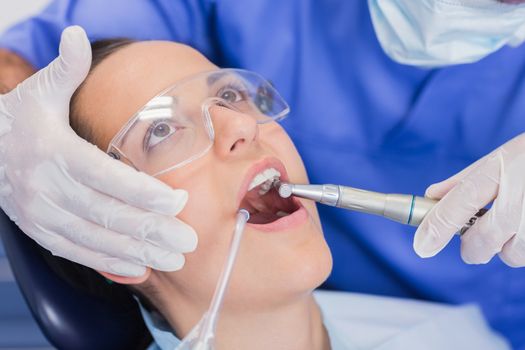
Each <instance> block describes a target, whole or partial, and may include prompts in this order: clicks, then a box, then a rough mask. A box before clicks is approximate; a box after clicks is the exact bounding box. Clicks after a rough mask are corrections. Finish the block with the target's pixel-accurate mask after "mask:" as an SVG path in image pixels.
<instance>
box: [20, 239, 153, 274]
mask: <svg viewBox="0 0 525 350" xmlns="http://www.w3.org/2000/svg"><path fill="white" fill-rule="evenodd" d="M26 233H27V234H28V236H30V237H31V238H33V239H34V240H35V241H36V242H37V243H38V244H40V245H41V246H42V247H44V248H45V249H47V250H49V251H51V252H52V253H53V255H55V256H59V257H61V258H64V259H67V260H70V261H73V262H76V263H78V264H81V265H84V266H87V267H90V268H92V269H94V270H97V271H103V272H109V273H112V274H115V275H119V276H125V277H140V276H143V275H144V274H145V273H146V267H144V266H142V265H137V264H134V263H130V262H128V261H125V260H121V259H117V258H115V257H110V256H108V255H106V254H103V253H99V252H95V251H92V250H89V249H87V248H85V247H81V246H79V245H77V244H75V243H73V242H71V241H69V240H67V239H65V238H64V237H61V236H59V235H56V234H53V233H49V232H48V231H47V230H46V231H45V232H39V234H38V235H35V234H32V233H31V231H28V230H26Z"/></svg>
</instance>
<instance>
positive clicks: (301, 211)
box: [237, 157, 308, 232]
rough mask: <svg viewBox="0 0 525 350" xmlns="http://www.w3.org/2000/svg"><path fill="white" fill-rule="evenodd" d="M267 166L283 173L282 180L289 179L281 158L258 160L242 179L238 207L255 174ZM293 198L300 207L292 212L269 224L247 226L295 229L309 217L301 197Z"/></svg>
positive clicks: (267, 230) (269, 228)
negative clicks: (300, 199)
mask: <svg viewBox="0 0 525 350" xmlns="http://www.w3.org/2000/svg"><path fill="white" fill-rule="evenodd" d="M266 168H275V169H276V170H277V171H279V172H280V173H281V177H280V179H281V181H288V173H287V172H286V168H285V167H284V164H283V163H282V162H281V161H280V160H279V159H277V158H274V157H267V158H264V159H262V160H261V161H258V162H256V163H255V164H254V165H252V166H251V167H250V168H249V170H248V171H247V173H246V175H245V177H244V180H243V181H242V184H241V187H240V189H239V193H238V196H237V206H238V207H239V206H240V205H241V202H242V199H243V198H244V196H245V195H246V193H247V192H248V187H249V184H250V183H251V181H252V180H253V178H254V177H255V175H257V174H258V173H259V172H261V171H262V170H264V169H266ZM292 200H293V201H294V203H295V204H296V205H297V207H298V209H297V210H295V211H294V212H292V213H291V214H290V215H287V216H283V217H281V218H279V219H277V220H275V221H272V222H270V223H267V224H252V223H248V224H247V226H249V227H251V228H253V229H255V230H257V231H263V232H279V231H285V230H290V229H293V228H295V227H298V226H300V225H302V224H303V223H304V222H305V221H307V219H308V211H307V210H306V208H305V207H304V206H303V205H302V203H301V202H300V201H299V199H297V198H292ZM239 209H241V208H239Z"/></svg>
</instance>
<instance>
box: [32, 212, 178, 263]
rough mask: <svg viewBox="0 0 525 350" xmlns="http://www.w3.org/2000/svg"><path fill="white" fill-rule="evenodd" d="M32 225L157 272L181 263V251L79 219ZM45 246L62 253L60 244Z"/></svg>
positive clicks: (62, 248)
mask: <svg viewBox="0 0 525 350" xmlns="http://www.w3.org/2000/svg"><path fill="white" fill-rule="evenodd" d="M35 227H36V228H37V229H38V230H39V231H40V232H44V233H47V235H48V236H51V235H60V236H62V237H64V238H65V239H67V240H68V241H69V242H72V243H74V244H76V245H78V246H81V247H84V248H86V249H87V250H89V251H93V252H97V253H102V254H105V255H107V256H110V257H113V258H117V259H119V260H123V261H126V262H128V263H132V264H137V265H142V266H149V267H151V268H153V269H156V270H160V271H175V270H178V269H180V268H181V267H182V266H183V265H184V256H183V255H182V254H181V253H177V252H170V251H168V250H166V249H163V248H160V247H157V246H155V245H153V244H151V243H148V242H141V241H137V240H136V239H134V238H131V237H128V236H125V235H122V234H118V233H115V232H112V231H109V230H108V229H105V228H104V227H101V226H98V225H95V224H93V223H91V222H89V221H86V220H82V219H79V218H72V217H67V218H66V219H65V221H64V222H63V223H61V224H56V225H46V227H44V226H42V225H40V224H35ZM46 248H47V247H46ZM56 248H58V249H56ZM48 249H50V250H51V252H53V253H54V254H56V253H57V252H58V253H59V254H64V253H63V252H64V247H63V246H56V247H55V249H52V248H48ZM90 267H91V266H90Z"/></svg>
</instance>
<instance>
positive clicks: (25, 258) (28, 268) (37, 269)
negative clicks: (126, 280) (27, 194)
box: [0, 211, 151, 350]
mask: <svg viewBox="0 0 525 350" xmlns="http://www.w3.org/2000/svg"><path fill="white" fill-rule="evenodd" d="M0 237H1V238H2V241H3V244H4V248H5V250H6V255H7V258H8V259H9V263H10V265H11V268H12V270H13V273H14V276H15V278H16V281H17V283H18V285H19V287H20V289H21V291H22V294H23V296H24V298H25V300H26V302H27V304H28V306H29V308H30V310H31V313H32V315H33V317H34V318H35V320H36V322H37V323H38V325H39V326H40V328H41V330H42V332H43V333H44V335H45V336H46V337H47V339H48V340H49V342H50V343H51V344H53V345H54V346H55V347H57V348H59V349H90V350H93V349H145V348H146V347H147V346H148V345H149V343H150V342H151V336H150V334H149V332H148V331H147V328H146V327H145V325H144V322H143V320H142V317H141V315H140V312H139V309H138V306H137V303H136V301H135V300H134V299H133V297H132V296H131V293H130V292H129V291H128V289H126V288H125V287H124V286H120V285H118V284H113V285H108V284H107V282H106V281H105V280H104V279H103V278H102V277H101V276H99V275H98V274H97V273H96V272H94V271H91V270H89V272H90V273H93V275H96V276H97V277H96V278H98V280H96V279H95V280H93V279H92V281H91V282H90V287H93V284H100V286H97V287H100V288H99V290H103V291H107V290H109V291H110V293H108V292H104V293H102V292H99V293H92V292H91V291H90V290H92V289H93V288H82V287H79V285H74V284H72V283H71V282H69V281H67V280H66V279H64V278H63V276H61V274H60V273H58V272H57V270H56V268H53V264H50V263H49V262H50V261H54V260H50V259H59V260H62V261H60V264H62V265H63V264H70V265H71V266H73V265H76V267H75V266H73V267H74V268H77V269H78V268H80V269H84V270H88V269H87V268H85V267H81V266H80V265H77V264H74V263H71V262H67V261H66V260H64V259H61V258H57V257H54V256H52V255H51V254H50V253H49V252H47V251H45V250H44V249H43V248H41V247H39V246H38V244H36V243H35V242H34V241H33V240H32V239H30V238H29V237H27V236H26V235H25V234H24V233H23V232H22V231H20V229H19V228H18V227H17V226H16V224H15V223H13V222H12V221H11V220H9V218H8V217H7V215H5V214H4V213H3V212H1V211H0ZM46 255H47V256H46ZM57 261H58V260H57ZM71 271H75V270H74V269H73V270H71ZM71 271H70V272H69V273H70V274H71ZM93 281H95V282H93ZM95 290H96V288H95Z"/></svg>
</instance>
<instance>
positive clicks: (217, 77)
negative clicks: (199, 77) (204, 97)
mask: <svg viewBox="0 0 525 350" xmlns="http://www.w3.org/2000/svg"><path fill="white" fill-rule="evenodd" d="M228 75H231V73H229V72H217V73H213V74H210V76H209V77H208V79H206V83H207V84H208V87H211V86H212V85H213V84H215V83H216V82H217V81H218V80H221V79H222V78H223V77H225V76H228Z"/></svg>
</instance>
